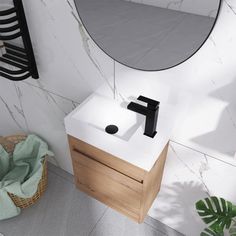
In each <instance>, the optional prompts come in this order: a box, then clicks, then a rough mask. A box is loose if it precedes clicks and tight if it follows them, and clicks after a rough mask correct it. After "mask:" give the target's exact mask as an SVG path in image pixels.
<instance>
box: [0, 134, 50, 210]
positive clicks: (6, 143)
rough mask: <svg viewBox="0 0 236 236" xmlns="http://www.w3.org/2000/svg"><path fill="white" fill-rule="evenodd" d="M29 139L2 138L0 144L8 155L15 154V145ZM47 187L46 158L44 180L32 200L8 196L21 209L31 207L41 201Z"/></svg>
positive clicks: (16, 137)
mask: <svg viewBox="0 0 236 236" xmlns="http://www.w3.org/2000/svg"><path fill="white" fill-rule="evenodd" d="M26 138H27V136H26V135H14V136H8V137H0V144H1V145H2V146H3V147H4V149H5V150H6V151H7V152H8V153H13V151H14V148H15V145H16V144H17V143H19V142H21V141H24V140H25V139H26ZM46 187H47V160H46V158H45V160H44V163H43V174H42V178H41V180H40V182H39V185H38V189H37V192H36V193H35V194H34V196H33V197H31V198H20V197H17V196H16V195H14V194H11V193H8V195H9V196H10V197H11V199H12V201H13V202H14V204H15V205H16V206H17V207H20V208H21V209H24V208H27V207H30V206H31V205H33V204H34V203H35V202H37V201H38V200H39V198H40V197H41V196H42V195H43V193H44V192H45V190H46Z"/></svg>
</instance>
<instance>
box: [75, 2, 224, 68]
mask: <svg viewBox="0 0 236 236" xmlns="http://www.w3.org/2000/svg"><path fill="white" fill-rule="evenodd" d="M75 5H76V7H77V10H78V13H79V16H80V18H81V20H82V23H83V25H84V27H85V28H86V30H87V31H88V33H89V34H90V36H91V38H92V39H93V40H94V41H95V43H96V44H97V45H98V46H99V47H100V48H101V49H102V50H103V51H104V52H105V53H106V54H108V55H109V56H110V57H112V58H113V59H114V60H116V61H118V62H120V63H121V64H124V65H126V66H128V67H131V68H135V69H139V70H145V71H159V70H164V69H168V68H171V67H174V66H176V65H179V64H180V63H183V62H184V61H186V60H187V59H189V58H190V57H191V56H192V55H193V54H194V53H196V52H197V51H198V50H199V49H200V48H201V46H202V45H203V44H204V42H205V41H206V40H207V38H208V37H209V35H210V33H211V31H212V29H213V28H214V25H215V22H216V19H217V16H218V14H219V10H220V5H221V0H178V1H173V0H167V1H166V0H75Z"/></svg>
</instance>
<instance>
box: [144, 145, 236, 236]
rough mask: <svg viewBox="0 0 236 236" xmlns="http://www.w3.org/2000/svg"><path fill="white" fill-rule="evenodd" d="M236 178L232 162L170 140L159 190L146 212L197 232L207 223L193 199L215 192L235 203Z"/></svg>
mask: <svg viewBox="0 0 236 236" xmlns="http://www.w3.org/2000/svg"><path fill="white" fill-rule="evenodd" d="M226 173H227V174H226ZM235 181H236V174H235V166H231V165H228V164H225V163H223V162H222V161H219V160H216V159H214V158H211V157H209V156H207V155H205V154H201V153H199V152H196V151H193V150H191V149H189V148H184V147H183V146H181V145H178V144H175V143H171V144H170V148H169V152H168V157H167V162H166V167H165V171H164V177H163V181H162V186H161V190H160V192H159V194H158V196H157V198H156V200H155V201H154V204H153V206H152V208H151V209H150V211H149V213H148V214H149V216H151V217H153V218H155V219H157V220H159V221H161V222H162V223H164V224H167V225H168V226H170V227H172V228H174V229H176V230H177V231H179V232H181V233H183V234H184V235H188V236H190V235H191V236H199V235H200V233H201V232H202V231H203V229H204V228H205V226H206V225H205V224H204V223H203V221H202V220H201V218H200V217H199V216H198V214H197V212H196V210H195V203H196V202H197V201H198V200H200V199H203V198H205V197H208V196H217V197H223V198H225V199H226V200H229V201H231V202H232V203H234V204H236V192H235V191H234V190H233V189H234V185H235Z"/></svg>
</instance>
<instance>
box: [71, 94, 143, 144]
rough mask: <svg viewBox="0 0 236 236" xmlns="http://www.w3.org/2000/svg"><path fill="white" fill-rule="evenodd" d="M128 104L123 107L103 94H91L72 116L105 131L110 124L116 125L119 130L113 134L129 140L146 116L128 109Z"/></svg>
mask: <svg viewBox="0 0 236 236" xmlns="http://www.w3.org/2000/svg"><path fill="white" fill-rule="evenodd" d="M126 105H127V104H124V107H122V105H120V104H118V103H117V102H116V101H113V100H109V99H107V98H104V97H102V96H97V95H96V96H91V97H89V98H88V99H87V100H86V101H85V102H84V103H83V104H82V105H81V106H79V109H78V110H77V112H76V113H75V114H74V115H72V118H73V119H76V120H78V121H80V122H84V123H86V124H87V125H89V126H91V127H94V128H95V129H98V130H100V131H102V132H105V133H106V131H105V128H106V127H107V126H108V125H116V126H117V127H118V129H119V130H118V132H117V133H116V134H112V135H113V136H115V137H117V138H120V139H122V140H124V141H128V140H129V139H130V138H131V137H132V135H133V134H134V133H135V132H136V131H137V129H138V128H139V127H140V126H141V125H142V124H143V123H144V121H145V117H144V116H142V115H140V114H136V113H135V112H133V111H129V110H127V108H126ZM107 135H111V134H107Z"/></svg>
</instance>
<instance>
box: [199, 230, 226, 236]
mask: <svg viewBox="0 0 236 236" xmlns="http://www.w3.org/2000/svg"><path fill="white" fill-rule="evenodd" d="M200 236H224V233H223V232H221V233H217V232H215V231H213V230H212V229H208V228H206V229H204V231H203V232H202V233H201V234H200Z"/></svg>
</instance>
